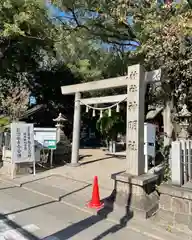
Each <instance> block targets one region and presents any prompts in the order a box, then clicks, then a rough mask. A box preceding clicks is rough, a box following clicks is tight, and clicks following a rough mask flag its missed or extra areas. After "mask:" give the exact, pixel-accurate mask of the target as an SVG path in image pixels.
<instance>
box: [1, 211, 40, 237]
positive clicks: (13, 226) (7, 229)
mask: <svg viewBox="0 0 192 240" xmlns="http://www.w3.org/2000/svg"><path fill="white" fill-rule="evenodd" d="M0 221H1V223H0V224H1V225H2V226H1V225H0V239H5V240H9V239H10V240H12V239H13V240H14V239H20V240H24V239H27V240H40V239H39V238H38V237H36V236H35V235H33V234H32V233H30V232H28V231H27V230H25V229H23V228H22V227H21V226H20V225H18V224H17V223H15V222H14V221H12V220H10V219H8V218H7V217H6V216H5V215H4V214H0Z"/></svg>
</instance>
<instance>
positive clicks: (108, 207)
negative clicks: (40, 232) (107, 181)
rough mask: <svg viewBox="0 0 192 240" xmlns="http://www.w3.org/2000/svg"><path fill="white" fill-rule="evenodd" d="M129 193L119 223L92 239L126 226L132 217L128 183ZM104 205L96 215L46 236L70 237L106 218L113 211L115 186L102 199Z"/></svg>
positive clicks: (98, 239)
mask: <svg viewBox="0 0 192 240" xmlns="http://www.w3.org/2000/svg"><path fill="white" fill-rule="evenodd" d="M129 190H130V191H129V192H130V194H129V196H128V199H127V206H126V209H125V214H124V216H122V217H121V219H120V221H119V224H115V225H114V226H112V227H111V228H109V229H108V230H106V231H104V232H103V233H101V234H99V235H98V236H97V237H95V238H93V239H92V240H100V239H103V238H104V237H106V236H107V235H108V234H112V233H116V232H117V231H119V230H121V229H122V228H124V227H126V225H127V223H128V221H129V220H130V219H131V218H132V217H133V212H132V211H130V205H131V199H132V185H131V184H130V189H129ZM103 201H104V204H105V207H104V208H103V209H101V210H99V211H98V212H97V215H92V216H90V217H88V218H86V219H84V220H82V221H79V222H77V223H74V224H72V225H71V226H68V227H66V228H65V229H63V230H61V231H59V232H56V233H55V234H52V235H50V236H47V239H49V238H48V237H50V239H51V237H53V239H54V237H56V238H58V239H62V240H66V239H70V238H72V237H73V236H75V235H77V234H79V233H81V232H82V231H84V230H86V229H87V228H89V227H91V226H93V225H95V224H97V223H98V222H100V221H102V220H105V219H107V217H108V215H109V214H110V213H111V212H113V210H114V204H115V201H116V186H115V188H114V190H113V192H112V194H111V195H110V196H109V197H108V198H106V199H104V200H103ZM45 239H46V238H45Z"/></svg>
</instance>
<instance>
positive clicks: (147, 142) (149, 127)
mask: <svg viewBox="0 0 192 240" xmlns="http://www.w3.org/2000/svg"><path fill="white" fill-rule="evenodd" d="M155 137H156V125H154V124H151V123H144V155H147V156H151V157H153V158H154V157H155Z"/></svg>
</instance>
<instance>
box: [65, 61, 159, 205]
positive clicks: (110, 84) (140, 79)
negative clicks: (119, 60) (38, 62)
mask: <svg viewBox="0 0 192 240" xmlns="http://www.w3.org/2000/svg"><path fill="white" fill-rule="evenodd" d="M160 77H161V70H160V69H158V70H155V71H152V72H144V69H143V67H142V66H141V65H140V64H137V65H133V66H129V67H128V75H127V76H122V77H116V78H109V79H106V80H99V81H93V82H88V83H82V84H75V85H69V86H62V87H61V91H62V94H64V95H67V94H75V108H74V109H75V110H74V121H73V142H72V156H71V166H78V165H79V163H78V160H79V142H80V117H81V116H80V115H81V105H82V104H100V103H115V102H119V101H123V100H124V99H127V120H126V122H127V131H126V160H127V166H125V168H126V171H125V173H123V174H118V175H115V177H114V176H113V178H115V181H118V183H119V184H120V182H121V183H122V182H124V183H130V181H129V179H130V176H132V177H131V179H132V180H131V182H132V184H134V182H135V186H136V185H138V177H140V176H141V175H143V177H144V179H143V180H142V181H140V184H139V185H140V186H141V187H142V186H143V185H144V182H146V180H147V182H150V181H153V180H154V176H149V177H148V178H149V179H146V176H144V175H146V174H144V170H145V160H144V105H145V87H146V83H149V82H155V81H159V80H160ZM123 86H125V87H127V94H122V95H115V96H106V97H95V98H85V99H81V93H82V92H90V91H95V90H102V89H109V88H117V87H123ZM139 179H140V178H139ZM140 180H141V179H140ZM119 184H118V185H119ZM116 185H117V184H116ZM118 185H117V186H118ZM118 188H119V190H120V191H122V185H121V186H120V187H118ZM131 189H132V191H133V192H135V193H137V194H138V192H140V193H141V195H142V193H143V192H142V191H138V187H135V188H133V187H131ZM123 192H125V191H124V190H123ZM128 192H129V191H128V190H126V194H127V193H128ZM137 208H138V207H137Z"/></svg>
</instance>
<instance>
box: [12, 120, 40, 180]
mask: <svg viewBox="0 0 192 240" xmlns="http://www.w3.org/2000/svg"><path fill="white" fill-rule="evenodd" d="M11 160H12V165H13V168H12V178H14V165H15V164H16V163H25V162H31V163H33V174H34V175H35V172H36V171H35V147H34V131H33V124H26V123H21V122H14V123H11Z"/></svg>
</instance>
